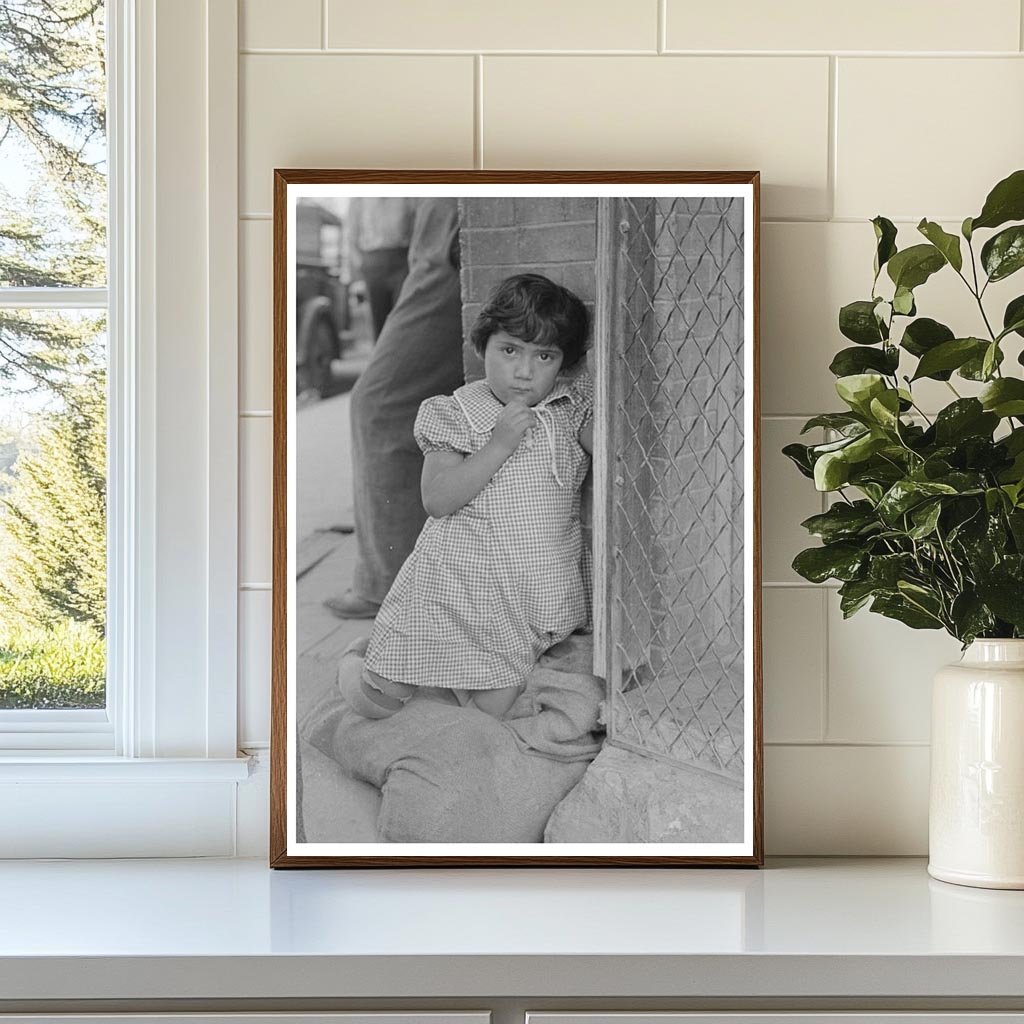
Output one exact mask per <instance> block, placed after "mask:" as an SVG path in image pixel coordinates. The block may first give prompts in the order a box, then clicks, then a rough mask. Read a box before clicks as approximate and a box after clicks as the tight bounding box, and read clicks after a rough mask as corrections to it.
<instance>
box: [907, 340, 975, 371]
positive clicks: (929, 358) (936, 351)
mask: <svg viewBox="0 0 1024 1024" xmlns="http://www.w3.org/2000/svg"><path fill="white" fill-rule="evenodd" d="M986 348H988V343H987V342H985V341H982V340H981V339H980V338H954V339H953V340H952V341H944V342H942V344H941V345H936V346H935V348H933V349H929V350H928V351H927V352H925V354H924V355H923V356H921V361H920V362H919V363H918V364H917V370H915V371H914V376H913V380H920V379H921V378H922V377H933V378H935V379H936V380H941V379H942V378H941V377H939V376H938V374H941V373H942V372H944V371H946V370H956V369H958V368H959V367H961V366H963V364H964V363H966V362H967V360H968V359H972V358H974V357H975V356H977V357H979V358H982V357H984V354H985V349H986Z"/></svg>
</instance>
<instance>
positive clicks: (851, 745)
mask: <svg viewBox="0 0 1024 1024" xmlns="http://www.w3.org/2000/svg"><path fill="white" fill-rule="evenodd" d="M764 745H765V746H766V747H804V748H806V747H811V748H813V749H815V750H837V749H838V750H848V749H853V750H877V749H881V750H890V749H895V750H906V749H911V750H919V749H922V748H923V749H927V748H928V747H929V746H931V744H930V743H926V742H925V741H924V740H831V741H829V742H825V743H816V742H815V741H814V740H765V741H764Z"/></svg>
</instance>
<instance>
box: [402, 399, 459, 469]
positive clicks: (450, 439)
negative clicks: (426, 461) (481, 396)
mask: <svg viewBox="0 0 1024 1024" xmlns="http://www.w3.org/2000/svg"><path fill="white" fill-rule="evenodd" d="M412 432H413V437H415V438H416V443H417V444H418V445H419V446H420V450H421V451H422V452H423V454H424V455H428V454H429V453H430V452H460V453H461V454H463V455H469V454H471V453H472V451H473V448H472V446H471V445H470V440H469V424H467V423H466V417H465V415H464V414H463V412H462V410H461V409H460V408H459V403H458V402H456V401H455V399H454V398H453V397H452V396H451V395H437V396H435V397H434V398H428V399H427V400H426V401H425V402H423V403H422V404H421V405H420V411H419V412H418V413H417V414H416V424H415V426H414V427H413V431H412Z"/></svg>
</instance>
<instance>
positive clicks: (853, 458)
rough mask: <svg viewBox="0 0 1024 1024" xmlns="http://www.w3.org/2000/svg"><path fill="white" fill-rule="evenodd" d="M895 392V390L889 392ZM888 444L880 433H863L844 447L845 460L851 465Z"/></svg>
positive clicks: (862, 460) (869, 456)
mask: <svg viewBox="0 0 1024 1024" xmlns="http://www.w3.org/2000/svg"><path fill="white" fill-rule="evenodd" d="M887 394H895V392H887ZM886 444H888V441H887V440H886V438H885V437H884V436H882V435H880V434H861V435H860V437H858V438H856V439H854V440H853V441H851V442H850V444H848V445H847V446H846V447H845V448H844V449H843V460H844V461H845V462H846V463H847V464H848V465H850V466H854V465H856V464H857V463H858V462H864V460H865V459H870V458H871V456H872V455H874V454H875V452H877V451H878V450H879V449H880V448H884V447H885V446H886Z"/></svg>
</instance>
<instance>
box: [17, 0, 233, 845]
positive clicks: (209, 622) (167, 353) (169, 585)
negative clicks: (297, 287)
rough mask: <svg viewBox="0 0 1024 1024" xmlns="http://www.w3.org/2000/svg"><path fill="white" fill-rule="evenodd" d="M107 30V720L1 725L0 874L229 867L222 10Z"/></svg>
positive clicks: (227, 169) (228, 90)
mask: <svg viewBox="0 0 1024 1024" xmlns="http://www.w3.org/2000/svg"><path fill="white" fill-rule="evenodd" d="M107 31H108V74H109V82H108V90H109V96H110V104H109V111H110V121H109V136H108V166H109V168H110V181H111V188H110V205H109V208H110V220H109V225H108V237H109V263H108V281H109V289H93V290H90V291H91V292H92V300H93V302H94V303H95V306H97V307H102V306H103V305H106V306H107V308H108V310H109V329H108V339H109V349H108V351H109V378H108V379H109V381H110V385H109V407H108V417H109V419H108V510H107V518H108V602H107V604H108V636H109V637H110V640H109V642H108V667H107V672H108V699H107V712H106V713H104V712H97V711H69V712H58V711H51V712H45V711H41V712H31V711H29V712H24V713H16V717H19V718H20V719H21V726H20V728H18V729H10V728H7V729H6V730H5V723H6V724H9V723H10V722H12V721H13V719H11V718H10V717H9V716H8V715H6V714H5V715H4V716H2V718H3V721H0V815H3V816H4V820H5V822H6V826H7V827H6V828H5V829H4V830H0V857H3V856H132V855H149V856H153V855H161V854H175V853H181V852H183V849H182V843H183V840H182V833H184V834H186V835H187V837H188V839H187V844H186V847H185V849H186V851H187V852H189V853H194V854H197V855H202V854H206V855H211V854H215V855H230V854H231V853H233V852H234V843H235V836H234V831H235V830H234V814H235V799H236V796H237V793H236V790H237V783H238V782H240V781H241V780H243V779H245V778H246V777H247V775H248V762H247V760H246V759H245V758H240V757H238V750H237V648H238V626H237V609H238V553H237V550H238V539H237V534H238V429H239V428H238V422H239V421H238V337H237V335H238V325H237V320H238V310H237V305H238V300H237V289H238V281H237V278H238V274H237V270H238V200H237V197H238V185H237V166H238V164H237V159H238V158H237V124H238V118H237V108H238V102H237V88H238V9H237V0H107ZM48 294H49V295H50V296H51V297H52V292H49V291H48ZM83 296H84V292H83V291H81V290H74V292H73V293H70V292H69V295H68V296H67V299H66V300H65V298H64V297H62V296H57V297H56V299H55V300H54V301H56V302H60V303H63V304H64V305H65V307H67V306H75V307H77V308H81V307H82V306H83V303H82V301H81V300H82V298H83ZM13 298H14V297H13V295H12V293H11V292H7V293H6V294H5V296H4V303H5V305H9V304H11V301H13ZM32 298H35V300H36V301H44V299H45V298H46V297H45V296H42V295H39V294H35V295H34V296H33V295H25V294H22V295H21V296H19V297H18V301H22V300H27V299H32ZM9 300H11V301H9ZM53 716H57V717H53ZM25 783H31V784H33V785H32V786H30V787H29V790H26V787H25V785H24V784H25ZM69 783H72V784H73V785H70V786H69V785H68V784H69ZM154 787H156V788H154ZM26 793H30V798H27V797H26Z"/></svg>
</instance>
